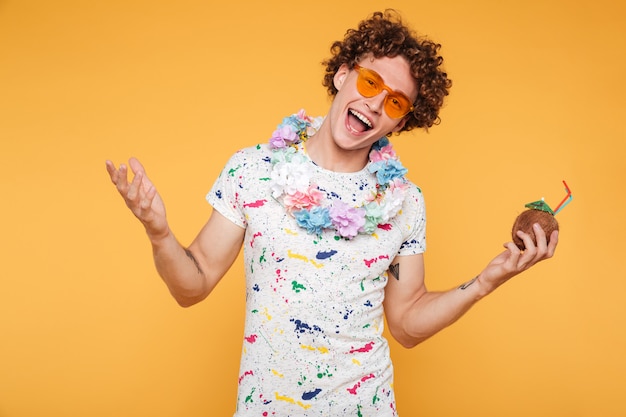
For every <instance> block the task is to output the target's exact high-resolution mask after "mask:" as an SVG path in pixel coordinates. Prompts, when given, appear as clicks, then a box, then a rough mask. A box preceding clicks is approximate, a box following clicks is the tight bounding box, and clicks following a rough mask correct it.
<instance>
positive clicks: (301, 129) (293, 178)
mask: <svg viewBox="0 0 626 417" xmlns="http://www.w3.org/2000/svg"><path fill="white" fill-rule="evenodd" d="M323 120H324V118H323V117H316V118H311V117H309V116H307V115H306V114H305V112H304V110H300V111H299V112H298V113H296V114H293V115H291V116H289V117H286V118H284V119H283V121H282V123H281V124H279V125H278V127H277V129H276V130H275V131H274V133H273V134H272V137H271V138H270V142H269V145H270V149H272V151H273V152H272V174H271V181H270V187H271V190H272V196H273V197H274V198H275V199H277V200H279V201H280V199H281V197H282V204H283V205H284V207H285V208H286V210H287V212H288V213H290V214H291V215H293V217H294V218H295V219H296V222H297V224H298V226H300V227H302V228H304V229H305V230H306V231H307V232H308V233H311V234H317V235H321V233H322V231H323V230H324V229H334V230H335V231H336V233H337V234H338V235H339V236H341V237H343V238H345V239H352V238H353V237H355V236H356V235H357V234H359V233H361V234H372V233H374V231H375V230H376V229H377V228H378V227H379V226H382V225H384V224H387V222H388V221H389V220H390V219H392V218H393V217H394V216H395V215H396V214H398V212H399V211H400V209H401V208H402V203H403V201H404V196H405V194H406V189H407V188H408V182H407V180H406V179H405V178H404V175H405V174H406V173H407V171H408V170H407V169H406V168H405V167H404V166H402V164H401V163H400V161H399V160H398V157H397V156H396V153H395V151H394V150H393V147H392V145H391V143H390V142H389V140H388V139H387V138H386V137H383V138H381V139H379V140H378V142H376V143H375V144H374V145H373V146H372V150H371V151H370V154H369V164H368V170H369V171H370V172H371V173H372V174H375V175H376V191H370V192H368V193H367V194H366V195H365V200H364V202H363V203H362V204H361V205H360V206H358V207H354V206H350V205H349V204H346V203H344V202H342V201H341V200H339V199H334V200H332V201H330V202H327V201H326V200H327V199H326V194H325V193H324V192H323V191H321V190H320V189H319V188H318V187H317V186H316V185H315V184H313V183H311V176H312V169H313V168H312V166H311V164H310V163H309V160H308V158H307V157H306V156H305V155H303V154H302V153H300V152H298V149H297V146H296V145H297V144H298V143H300V142H304V141H306V140H307V139H308V138H309V136H311V135H313V134H314V133H315V132H317V130H318V129H319V127H320V126H321V124H322V122H323Z"/></svg>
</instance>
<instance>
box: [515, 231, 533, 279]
mask: <svg viewBox="0 0 626 417" xmlns="http://www.w3.org/2000/svg"><path fill="white" fill-rule="evenodd" d="M517 236H519V238H520V239H522V241H523V242H524V251H523V252H522V253H521V256H520V257H519V259H518V263H517V267H518V269H519V270H520V271H523V270H525V269H527V268H528V267H529V266H530V265H531V264H532V262H533V261H534V259H535V256H536V255H537V247H536V246H535V242H534V241H533V238H532V237H531V236H530V235H529V234H528V233H524V232H522V231H521V230H520V231H518V232H517Z"/></svg>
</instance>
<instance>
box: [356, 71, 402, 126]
mask: <svg viewBox="0 0 626 417" xmlns="http://www.w3.org/2000/svg"><path fill="white" fill-rule="evenodd" d="M356 88H357V90H358V92H359V94H361V95H362V96H363V97H368V98H369V97H374V96H376V95H378V94H380V93H382V91H383V90H385V89H388V87H386V86H385V83H384V82H383V80H382V78H380V75H378V74H377V73H375V72H374V71H372V70H369V69H367V68H362V67H360V68H359V76H358V78H357V81H356ZM411 107H412V104H411V101H410V100H409V99H408V97H407V96H405V95H404V94H402V93H400V92H397V91H393V92H390V93H389V94H388V95H387V97H386V98H385V112H386V113H387V114H388V115H389V117H392V118H394V119H399V118H400V117H404V116H405V115H406V114H407V113H408V112H410V111H411Z"/></svg>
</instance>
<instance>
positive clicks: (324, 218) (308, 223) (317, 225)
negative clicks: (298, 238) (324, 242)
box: [293, 206, 332, 235]
mask: <svg viewBox="0 0 626 417" xmlns="http://www.w3.org/2000/svg"><path fill="white" fill-rule="evenodd" d="M293 216H294V217H295V219H296V222H297V223H298V226H300V227H302V228H303V229H305V230H306V231H307V232H308V233H311V234H316V235H321V234H322V231H323V229H326V228H329V227H331V226H332V222H331V221H330V214H329V211H328V209H327V208H326V207H319V206H318V207H313V208H312V209H311V210H306V209H304V210H298V211H294V212H293Z"/></svg>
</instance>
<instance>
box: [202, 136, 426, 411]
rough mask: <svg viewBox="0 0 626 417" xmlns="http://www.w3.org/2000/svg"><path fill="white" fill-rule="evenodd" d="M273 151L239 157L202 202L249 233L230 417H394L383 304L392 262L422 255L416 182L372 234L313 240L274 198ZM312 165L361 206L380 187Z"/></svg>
mask: <svg viewBox="0 0 626 417" xmlns="http://www.w3.org/2000/svg"><path fill="white" fill-rule="evenodd" d="M300 151H301V152H304V151H303V149H302V148H300ZM271 154H272V152H271V150H270V149H269V147H268V146H267V145H258V146H255V147H250V148H246V149H243V150H241V151H239V152H237V153H235V154H234V155H233V156H232V157H231V159H230V160H229V161H228V163H227V165H226V167H225V168H224V170H223V171H222V173H221V174H220V176H219V178H218V179H217V181H216V183H215V184H214V185H213V188H212V189H211V191H210V192H209V194H208V195H207V201H208V202H209V203H210V204H211V205H212V206H213V207H214V208H215V209H216V210H217V211H219V212H220V213H221V214H222V215H224V216H225V217H226V218H228V219H230V220H231V221H232V222H233V223H235V224H237V225H239V226H241V227H244V228H245V229H246V232H245V238H244V242H243V246H244V263H245V271H246V322H245V331H244V337H243V348H242V353H241V365H240V366H241V367H240V374H239V381H238V382H239V389H238V401H237V411H236V413H235V417H252V416H254V417H265V416H268V417H269V416H280V417H287V416H307V417H312V416H316V417H317V416H324V417H329V416H363V417H366V416H369V417H374V416H375V417H387V416H396V415H397V413H396V409H395V400H394V394H393V389H392V384H393V367H392V364H391V359H390V356H389V346H388V344H387V341H386V339H385V338H384V337H383V326H384V322H383V305H382V303H383V299H384V295H385V292H384V289H385V285H386V283H387V279H388V276H387V269H388V267H389V265H390V263H391V262H392V261H393V259H394V258H395V257H396V256H397V255H413V254H418V253H422V252H424V250H425V246H426V245H425V227H426V218H425V211H424V200H423V197H422V194H421V191H420V190H419V188H417V187H416V186H415V185H413V184H411V185H410V187H409V189H408V192H407V194H406V197H405V201H404V204H403V206H402V210H401V212H400V213H399V214H398V215H397V216H396V217H395V218H393V219H392V220H391V221H390V222H389V224H386V225H380V226H379V228H378V229H377V230H376V232H375V233H374V234H372V235H358V236H356V237H355V238H353V239H352V240H346V239H343V238H340V237H338V236H336V234H335V232H334V231H332V230H328V231H324V232H323V234H322V235H321V236H317V235H312V234H308V233H307V232H306V230H304V229H302V228H300V227H299V226H298V225H297V224H296V222H295V219H294V218H293V216H292V215H291V214H289V213H287V212H286V211H285V209H284V208H283V206H282V205H281V204H280V203H279V202H278V201H277V200H275V199H274V198H273V197H272V193H271V191H270V181H269V180H270V174H271V171H272V163H271ZM308 162H309V163H311V164H312V165H314V167H315V168H314V175H313V178H312V183H315V184H317V185H318V188H319V189H321V190H323V191H324V192H326V195H327V198H329V199H333V198H341V199H342V200H343V201H344V202H346V203H351V204H354V205H355V206H358V205H360V204H361V203H362V202H363V199H364V198H363V195H364V194H365V193H366V192H367V191H368V190H370V191H371V190H372V189H373V188H374V187H375V185H376V178H375V177H374V175H372V174H371V173H370V172H369V171H368V170H367V167H366V168H364V169H363V170H361V171H359V172H355V173H336V172H331V171H328V170H324V169H322V168H320V167H318V166H317V165H315V164H314V163H313V162H312V161H311V160H309V161H308Z"/></svg>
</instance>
